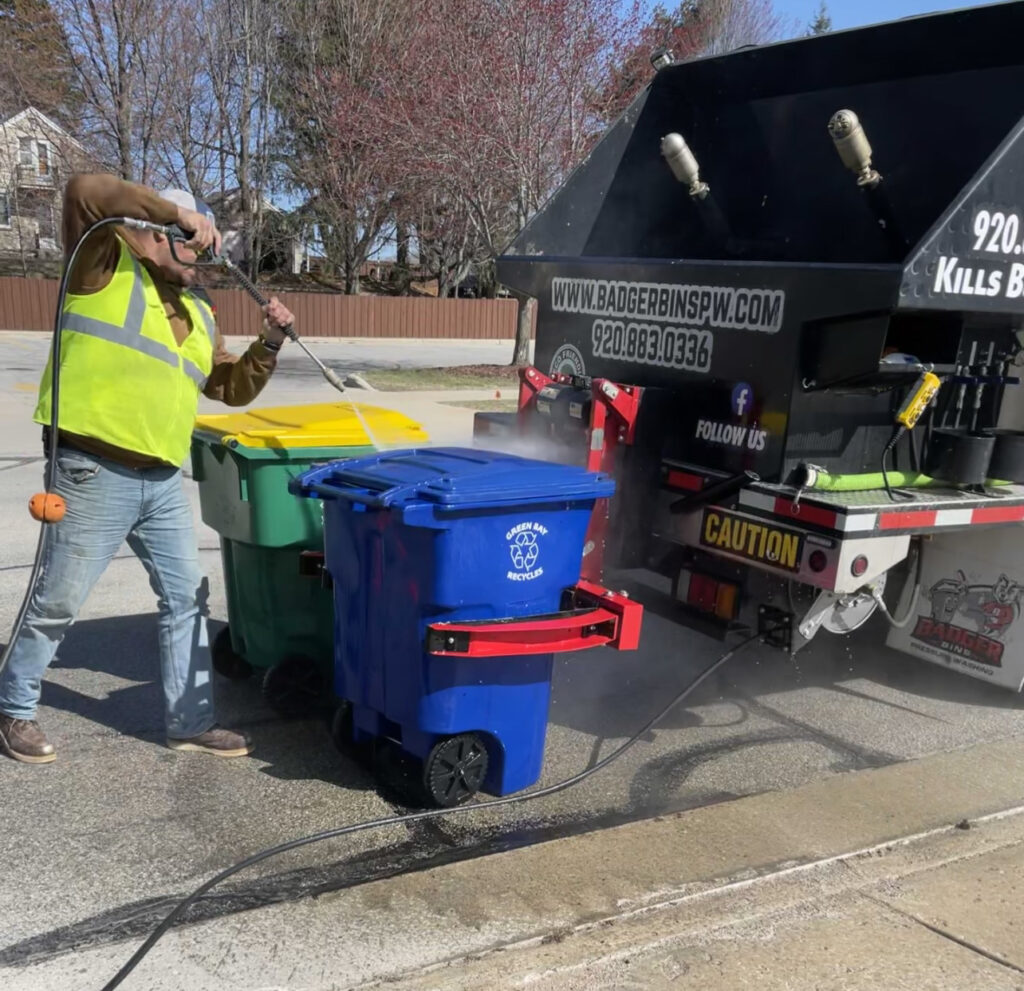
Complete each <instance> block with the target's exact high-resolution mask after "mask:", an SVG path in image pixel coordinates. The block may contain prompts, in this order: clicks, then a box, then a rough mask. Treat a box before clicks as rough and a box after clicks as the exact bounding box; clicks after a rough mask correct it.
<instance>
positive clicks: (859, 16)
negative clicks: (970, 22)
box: [775, 0, 986, 30]
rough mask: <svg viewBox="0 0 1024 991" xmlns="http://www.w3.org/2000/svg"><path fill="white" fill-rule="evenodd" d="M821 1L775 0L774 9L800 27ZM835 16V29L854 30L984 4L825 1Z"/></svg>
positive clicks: (963, 1)
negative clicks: (864, 26) (902, 18)
mask: <svg viewBox="0 0 1024 991" xmlns="http://www.w3.org/2000/svg"><path fill="white" fill-rule="evenodd" d="M820 2H821V0H775V9H776V10H777V11H778V12H779V13H780V14H783V15H784V16H786V17H790V18H794V19H795V20H796V21H797V22H799V24H800V25H801V26H803V25H805V24H807V23H808V22H809V21H810V20H812V19H813V17H814V15H815V14H816V13H817V12H818V6H819V4H820ZM825 3H826V6H827V7H828V12H829V14H831V16H832V27H833V29H835V30H839V29H841V28H853V27H857V26H859V25H861V24H877V23H879V22H880V21H893V20H896V19H897V18H900V17H912V16H914V15H915V14H930V13H933V12H934V11H937V10H956V9H957V8H961V7H983V6H986V4H984V3H972V2H971V0H825Z"/></svg>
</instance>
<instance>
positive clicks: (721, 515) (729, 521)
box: [700, 509, 803, 571]
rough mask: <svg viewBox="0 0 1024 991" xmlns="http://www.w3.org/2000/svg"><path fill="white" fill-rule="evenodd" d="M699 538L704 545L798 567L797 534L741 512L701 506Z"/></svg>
mask: <svg viewBox="0 0 1024 991" xmlns="http://www.w3.org/2000/svg"><path fill="white" fill-rule="evenodd" d="M700 542H701V543H702V544H703V545H704V546H705V547H712V548H714V549H715V550H719V551H726V552H728V553H729V554H736V555H739V556H740V557H745V558H747V560H749V561H757V562H758V563H760V564H767V565H770V566H771V567H773V568H784V569H785V570H786V571H799V570H800V551H801V549H802V546H803V537H802V535H801V534H799V533H794V532H793V531H792V530H784V529H782V528H781V527H777V526H769V525H768V524H767V523H760V522H757V521H755V520H751V519H748V518H747V517H745V516H735V515H733V514H732V513H726V512H723V511H722V510H721V509H705V510H704V520H703V522H702V523H701V528H700Z"/></svg>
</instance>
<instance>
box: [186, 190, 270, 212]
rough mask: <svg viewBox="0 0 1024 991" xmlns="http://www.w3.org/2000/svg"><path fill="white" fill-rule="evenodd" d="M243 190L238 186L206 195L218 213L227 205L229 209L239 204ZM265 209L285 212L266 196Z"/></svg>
mask: <svg viewBox="0 0 1024 991" xmlns="http://www.w3.org/2000/svg"><path fill="white" fill-rule="evenodd" d="M240 193H241V190H240V189H239V188H238V187H237V186H236V187H235V188H234V189H226V190H224V192H223V193H210V195H209V196H207V197H205V199H206V202H207V203H208V204H209V206H210V208H211V209H212V210H213V211H214V213H217V212H218V211H219V210H221V211H222V210H223V209H224V207H227V208H228V209H229V210H230V209H231V208H233V207H237V206H238V205H239V199H240ZM263 209H264V210H267V211H268V212H270V213H283V212H284V211H283V210H281V208H280V207H278V206H275V205H274V204H273V203H271V202H270V200H268V199H267V198H266V197H265V196H264V197H263Z"/></svg>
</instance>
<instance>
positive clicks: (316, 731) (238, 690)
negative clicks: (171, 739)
mask: <svg viewBox="0 0 1024 991" xmlns="http://www.w3.org/2000/svg"><path fill="white" fill-rule="evenodd" d="M222 625H223V624H219V623H211V624H210V630H209V634H210V639H211V641H212V639H213V638H214V637H215V636H216V634H217V632H218V630H219V629H220V628H221V626H222ZM49 671H50V674H49V675H48V677H47V678H46V680H45V681H44V683H43V694H42V700H41V705H43V706H45V707H49V708H50V709H55V710H58V711H60V712H65V713H69V714H72V715H75V716H78V717H80V718H81V719H83V720H85V721H87V722H88V723H91V724H94V725H95V726H99V727H104V728H106V729H108V730H113V731H114V732H115V733H117V734H119V735H122V736H130V737H135V738H136V739H138V740H141V741H145V742H146V743H151V744H152V743H158V744H162V743H163V741H164V714H163V695H162V692H161V688H160V659H159V653H158V642H157V615H156V613H147V614H142V615H132V616H119V617H112V618H106V619H96V620H84V621H82V622H80V623H76V624H75V625H74V626H73V627H72V628H71V629H70V630H69V631H68V634H67V636H66V637H65V639H64V642H63V643H62V644H61V646H60V649H59V650H58V652H57V656H56V658H55V659H54V661H53V663H52V664H51V665H50V669H49ZM66 671H75V672H78V673H76V675H75V677H74V679H73V681H74V687H71V686H70V685H69V683H68V682H69V681H71V680H72V679H69V678H67V677H66V676H64V675H63V674H62V672H66ZM112 679H114V680H113V681H112ZM126 682H127V683H128V684H125V683H126ZM261 682H262V672H261V671H259V670H257V671H256V672H255V673H254V674H253V676H252V677H251V678H248V679H246V680H243V681H229V680H228V679H226V678H222V677H221V676H220V675H216V674H215V675H214V697H215V704H216V708H217V721H218V723H219V724H220V725H222V726H228V727H231V728H237V729H242V730H245V731H246V732H247V733H249V734H250V736H251V737H252V739H253V742H254V744H255V746H256V749H255V751H254V754H253V756H254V758H256V759H258V760H259V761H260V762H261V764H262V765H264V766H261V768H260V773H262V774H267V775H269V776H271V777H275V778H279V779H282V780H296V781H313V780H320V781H324V782H327V783H329V784H332V785H336V786H338V787H339V788H343V789H352V790H357V791H362V790H366V789H370V788H373V787H374V782H373V780H372V777H371V776H370V775H369V774H368V772H367V771H366V770H364V769H363V768H362V767H360V766H359V765H358V764H357V763H356V762H355V761H353V760H352V759H351V758H349V757H346V756H344V755H342V754H340V753H339V752H338V750H337V749H336V748H335V746H334V744H333V741H332V739H331V733H330V716H331V707H330V705H329V704H327V703H326V702H325V705H324V706H323V708H322V709H320V710H318V711H313V712H310V713H309V715H308V716H307V717H303V718H293V719H285V718H283V717H281V716H280V715H278V714H277V713H276V712H275V711H274V710H273V709H272V708H271V707H270V706H269V705H268V704H267V702H266V701H265V700H264V698H263V695H262V692H261V688H260V686H261ZM190 756H197V755H190ZM203 759H207V758H203Z"/></svg>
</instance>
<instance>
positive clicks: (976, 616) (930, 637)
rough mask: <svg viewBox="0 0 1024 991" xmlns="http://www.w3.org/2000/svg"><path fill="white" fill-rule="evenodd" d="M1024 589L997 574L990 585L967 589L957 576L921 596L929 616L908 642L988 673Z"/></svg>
mask: <svg viewBox="0 0 1024 991" xmlns="http://www.w3.org/2000/svg"><path fill="white" fill-rule="evenodd" d="M1022 596H1024V586H1022V585H1021V583H1020V582H1017V581H1014V580H1013V579H1011V578H1008V577H1007V576H1006V575H1000V576H999V578H998V579H997V580H996V581H995V582H994V583H993V584H991V585H985V584H971V583H969V582H968V581H967V576H966V575H965V574H964V572H963V571H957V573H956V576H955V577H954V578H943V579H942V580H941V581H937V582H936V583H935V584H934V585H932V587H931V588H930V589H929V590H928V592H927V597H928V599H929V601H930V603H931V615H926V616H919V617H918V619H917V625H916V626H915V627H914V631H913V633H911V637H912V639H914V640H917V641H918V642H919V643H922V644H926V645H928V646H929V647H933V648H937V649H938V650H941V651H942V652H944V653H946V654H950V655H953V656H955V657H959V658H962V659H963V660H965V661H970V662H973V663H975V664H983V665H986V666H987V667H990V668H998V667H1002V664H1003V652H1004V650H1005V649H1006V643H1005V641H1006V637H1007V635H1008V634H1009V632H1010V630H1011V629H1012V628H1013V627H1014V625H1015V624H1016V622H1017V620H1018V619H1019V618H1020V612H1021V598H1022Z"/></svg>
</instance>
